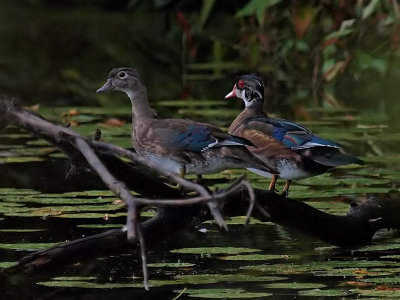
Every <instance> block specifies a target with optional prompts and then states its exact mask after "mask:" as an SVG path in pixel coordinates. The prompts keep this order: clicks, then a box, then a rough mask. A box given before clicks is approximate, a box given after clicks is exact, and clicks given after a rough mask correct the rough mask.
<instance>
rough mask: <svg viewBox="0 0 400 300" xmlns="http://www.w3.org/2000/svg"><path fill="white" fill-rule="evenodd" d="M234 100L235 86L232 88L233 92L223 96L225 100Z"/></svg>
mask: <svg viewBox="0 0 400 300" xmlns="http://www.w3.org/2000/svg"><path fill="white" fill-rule="evenodd" d="M230 98H236V85H234V86H233V90H232V91H231V92H230V93H229V94H227V95H226V96H225V99H230Z"/></svg>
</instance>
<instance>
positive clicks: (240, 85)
mask: <svg viewBox="0 0 400 300" xmlns="http://www.w3.org/2000/svg"><path fill="white" fill-rule="evenodd" d="M237 86H238V87H239V88H244V81H243V80H239V81H238V82H237Z"/></svg>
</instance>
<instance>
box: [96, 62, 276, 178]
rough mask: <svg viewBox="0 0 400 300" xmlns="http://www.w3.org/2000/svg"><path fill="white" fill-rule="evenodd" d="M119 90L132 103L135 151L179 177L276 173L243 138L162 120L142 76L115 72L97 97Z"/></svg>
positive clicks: (198, 125) (200, 125)
mask: <svg viewBox="0 0 400 300" xmlns="http://www.w3.org/2000/svg"><path fill="white" fill-rule="evenodd" d="M108 90H118V91H122V92H124V93H126V94H127V95H128V97H129V99H130V100H131V103H132V124H133V131H132V140H133V144H134V147H135V150H136V151H137V153H138V154H139V155H142V156H144V157H146V158H148V159H150V160H152V161H154V162H156V163H157V164H158V165H159V166H160V168H163V169H165V170H168V171H171V172H173V173H175V174H179V175H180V176H182V177H184V176H185V174H204V173H218V172H220V171H222V170H225V169H230V168H257V169H262V170H264V171H267V172H271V173H273V174H277V171H276V170H275V169H274V168H273V167H272V164H270V163H269V160H268V158H266V159H264V160H263V161H261V160H260V159H258V158H257V157H255V156H254V155H252V154H251V152H250V151H249V150H248V149H247V148H246V146H248V145H252V143H251V142H249V141H247V140H246V139H244V138H240V137H236V136H233V135H230V134H227V133H225V132H223V131H222V130H220V129H219V128H216V127H214V126H212V125H209V124H206V123H198V122H193V121H190V120H183V119H159V118H158V117H157V115H156V114H155V112H154V110H152V109H151V108H150V106H149V103H148V101H147V92H146V88H145V86H144V84H143V82H142V80H141V78H140V75H139V72H138V71H137V70H135V69H131V68H114V69H113V70H111V71H110V73H109V74H108V79H107V82H106V83H105V84H104V85H103V86H102V87H101V88H99V89H98V90H97V92H98V93H100V92H104V91H108Z"/></svg>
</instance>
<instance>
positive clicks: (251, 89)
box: [225, 75, 264, 107]
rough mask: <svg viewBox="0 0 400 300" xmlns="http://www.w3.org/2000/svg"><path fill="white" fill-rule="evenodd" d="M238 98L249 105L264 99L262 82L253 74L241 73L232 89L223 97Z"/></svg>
mask: <svg viewBox="0 0 400 300" xmlns="http://www.w3.org/2000/svg"><path fill="white" fill-rule="evenodd" d="M234 97H237V98H240V99H242V100H243V102H244V104H245V105H246V107H247V106H250V105H252V104H254V103H260V102H263V101H264V82H263V81H262V79H261V78H260V77H258V76H255V75H241V76H239V77H238V78H237V80H236V82H235V84H234V86H233V90H232V91H231V92H230V93H229V94H227V95H226V96H225V99H229V98H234Z"/></svg>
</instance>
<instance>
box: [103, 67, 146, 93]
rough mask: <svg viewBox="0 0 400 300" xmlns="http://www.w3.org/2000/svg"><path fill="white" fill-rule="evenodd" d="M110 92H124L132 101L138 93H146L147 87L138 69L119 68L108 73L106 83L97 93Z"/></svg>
mask: <svg viewBox="0 0 400 300" xmlns="http://www.w3.org/2000/svg"><path fill="white" fill-rule="evenodd" d="M110 90H118V91H122V92H124V93H126V94H127V95H128V96H129V98H130V99H133V98H134V97H135V95H136V94H137V92H139V91H145V87H144V84H143V82H142V79H141V78H140V74H139V72H138V71H137V70H136V69H132V68H128V67H119V68H114V69H112V70H111V71H110V72H109V73H108V78H107V81H106V83H105V84H104V85H103V86H102V87H101V88H99V89H98V90H97V93H102V92H105V91H110Z"/></svg>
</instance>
